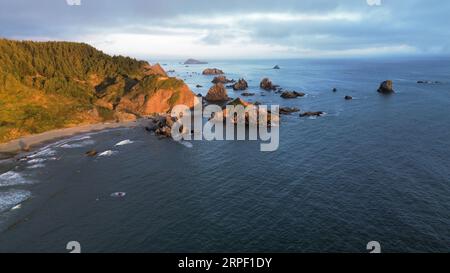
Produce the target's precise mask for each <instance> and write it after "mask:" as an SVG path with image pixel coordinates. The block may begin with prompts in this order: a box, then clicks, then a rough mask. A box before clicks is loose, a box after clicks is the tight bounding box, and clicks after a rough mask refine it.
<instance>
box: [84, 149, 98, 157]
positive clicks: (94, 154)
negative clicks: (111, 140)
mask: <svg viewBox="0 0 450 273" xmlns="http://www.w3.org/2000/svg"><path fill="white" fill-rule="evenodd" d="M85 154H86V156H88V157H94V156H96V155H98V152H97V151H96V150H90V151H87V152H86V153H85Z"/></svg>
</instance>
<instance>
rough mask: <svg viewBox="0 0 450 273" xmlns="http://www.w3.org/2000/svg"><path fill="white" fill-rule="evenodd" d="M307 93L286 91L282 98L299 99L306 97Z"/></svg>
mask: <svg viewBox="0 0 450 273" xmlns="http://www.w3.org/2000/svg"><path fill="white" fill-rule="evenodd" d="M304 96H305V93H302V92H297V91H284V92H283V93H282V94H281V97H282V98H283V99H296V98H298V97H304Z"/></svg>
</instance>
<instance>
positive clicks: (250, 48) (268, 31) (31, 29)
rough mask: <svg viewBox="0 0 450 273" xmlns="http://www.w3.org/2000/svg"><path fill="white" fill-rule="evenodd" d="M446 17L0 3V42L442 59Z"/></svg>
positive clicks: (157, 1) (384, 2) (340, 6)
mask: <svg viewBox="0 0 450 273" xmlns="http://www.w3.org/2000/svg"><path fill="white" fill-rule="evenodd" d="M78 1H81V5H68V2H73V3H76V2H78ZM378 1H380V2H381V3H380V4H381V5H376V2H378ZM370 4H372V5H370ZM374 4H375V5H374ZM449 14H450V1H442V0H226V1H212V0H126V1H125V0H120V1H119V0H0V37H5V38H14V39H33V40H70V41H80V42H87V43H89V44H91V45H93V46H95V47H97V48H99V49H101V50H103V51H105V52H107V53H110V54H124V55H130V56H134V57H138V58H144V57H147V58H148V56H151V58H187V57H194V58H203V59H222V58H224V59H226V58H235V59H238V58H304V57H354V56H363V57H367V56H369V57H372V56H385V55H408V56H409V55H450V28H449V25H450V18H449Z"/></svg>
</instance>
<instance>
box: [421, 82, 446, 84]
mask: <svg viewBox="0 0 450 273" xmlns="http://www.w3.org/2000/svg"><path fill="white" fill-rule="evenodd" d="M417 83H419V84H442V82H440V81H417Z"/></svg>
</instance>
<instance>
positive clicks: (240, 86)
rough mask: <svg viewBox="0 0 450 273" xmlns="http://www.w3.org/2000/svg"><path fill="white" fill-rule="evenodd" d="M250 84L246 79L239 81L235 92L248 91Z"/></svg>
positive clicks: (235, 85) (235, 86)
mask: <svg viewBox="0 0 450 273" xmlns="http://www.w3.org/2000/svg"><path fill="white" fill-rule="evenodd" d="M247 89H248V83H247V81H245V80H244V79H239V80H238V81H237V82H236V83H235V84H234V85H233V90H247Z"/></svg>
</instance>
